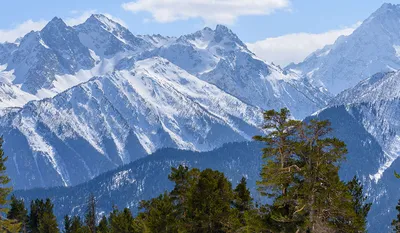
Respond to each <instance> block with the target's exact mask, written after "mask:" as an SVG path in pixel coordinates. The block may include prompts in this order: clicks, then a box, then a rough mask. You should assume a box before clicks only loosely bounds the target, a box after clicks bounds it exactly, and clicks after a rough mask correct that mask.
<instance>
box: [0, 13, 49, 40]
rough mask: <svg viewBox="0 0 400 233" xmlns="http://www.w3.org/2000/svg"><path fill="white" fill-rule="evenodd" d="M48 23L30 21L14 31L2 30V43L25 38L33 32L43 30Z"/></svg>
mask: <svg viewBox="0 0 400 233" xmlns="http://www.w3.org/2000/svg"><path fill="white" fill-rule="evenodd" d="M46 23H47V21H46V20H40V21H33V20H31V19H29V20H27V21H25V22H23V23H21V24H18V25H16V26H15V27H14V28H13V29H0V42H14V41H15V40H16V39H18V38H20V37H23V36H24V35H26V34H27V33H29V32H30V31H32V30H33V31H38V30H41V29H42V28H43V27H44V26H45V25H46Z"/></svg>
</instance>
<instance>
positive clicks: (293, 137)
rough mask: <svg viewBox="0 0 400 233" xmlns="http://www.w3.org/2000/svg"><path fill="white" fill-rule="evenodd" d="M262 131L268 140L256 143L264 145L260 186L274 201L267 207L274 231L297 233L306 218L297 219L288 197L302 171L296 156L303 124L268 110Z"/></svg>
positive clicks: (284, 111) (283, 111)
mask: <svg viewBox="0 0 400 233" xmlns="http://www.w3.org/2000/svg"><path fill="white" fill-rule="evenodd" d="M264 121H265V124H264V126H263V128H264V129H265V130H266V131H267V132H268V134H267V135H266V136H255V137H254V140H256V141H260V142H264V143H265V145H266V146H265V148H263V160H264V164H263V166H262V168H261V174H260V175H261V180H260V181H258V182H257V186H258V190H259V191H260V193H261V195H263V196H267V197H269V198H274V199H275V202H274V203H273V205H272V206H269V207H267V208H266V209H268V211H266V213H267V214H268V218H269V219H271V221H270V222H271V224H272V225H270V227H271V228H276V229H279V230H282V231H284V232H292V231H293V232H294V231H296V230H297V226H298V225H299V224H301V223H300V222H302V221H304V220H303V216H297V215H296V213H297V212H296V211H299V209H297V206H296V203H295V201H294V199H293V197H292V196H289V194H288V191H289V188H290V187H292V186H295V185H296V182H297V178H296V175H297V174H298V172H299V171H300V167H299V166H300V164H299V162H298V158H297V157H296V156H295V151H296V149H297V148H296V147H297V144H298V140H299V135H298V134H299V128H300V127H301V125H302V123H301V122H300V121H296V120H291V116H290V112H289V110H288V109H286V108H283V109H281V110H280V111H279V112H277V111H275V110H269V111H266V112H265V113H264Z"/></svg>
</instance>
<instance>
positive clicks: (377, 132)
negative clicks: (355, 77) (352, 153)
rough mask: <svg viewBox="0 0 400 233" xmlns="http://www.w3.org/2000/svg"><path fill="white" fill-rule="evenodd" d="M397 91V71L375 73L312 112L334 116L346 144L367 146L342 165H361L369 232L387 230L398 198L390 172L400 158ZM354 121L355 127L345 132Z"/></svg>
mask: <svg viewBox="0 0 400 233" xmlns="http://www.w3.org/2000/svg"><path fill="white" fill-rule="evenodd" d="M399 90H400V71H396V72H387V73H377V74H375V75H373V76H372V77H370V78H368V79H366V80H363V81H361V82H360V83H359V84H357V85H356V86H355V87H354V88H350V89H348V90H346V91H343V92H342V93H340V94H339V95H338V96H337V97H336V98H334V99H333V100H332V102H331V104H330V107H328V108H326V109H323V110H321V111H319V112H318V113H317V114H315V117H318V118H322V119H330V120H332V119H335V118H336V121H338V122H341V124H337V125H335V126H334V127H333V128H334V129H335V131H341V133H339V134H338V135H337V136H338V137H339V138H341V137H343V139H345V137H349V138H350V139H348V140H347V141H346V140H345V142H346V143H347V145H351V144H355V143H358V144H360V145H362V147H363V148H364V149H365V148H371V150H364V152H365V154H364V155H362V156H361V160H359V161H351V160H349V161H346V164H351V165H352V166H356V164H359V166H361V167H362V169H361V171H362V172H363V175H361V177H362V180H363V182H364V185H365V186H366V187H367V193H368V195H369V198H370V201H372V202H373V205H372V209H371V213H370V215H369V216H370V218H369V224H370V226H369V232H387V231H388V229H386V227H387V226H389V225H390V221H391V219H393V218H394V216H395V206H396V204H397V201H398V198H399V196H398V191H399V188H398V187H399V183H398V180H397V179H396V178H395V176H394V174H393V173H394V171H396V170H399V161H400V159H399V157H400V136H399V135H400V120H399V117H398V116H399V115H400V91H399ZM349 122H353V123H349ZM355 124H357V125H359V127H358V128H359V129H358V130H351V131H349V129H348V128H349V127H350V128H352V125H355ZM360 131H365V133H364V134H365V135H367V136H363V137H358V136H357V134H358V132H360ZM379 151H381V152H379ZM359 175H360V174H359ZM396 181H397V183H396Z"/></svg>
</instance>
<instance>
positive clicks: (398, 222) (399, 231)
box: [392, 200, 400, 233]
mask: <svg viewBox="0 0 400 233" xmlns="http://www.w3.org/2000/svg"><path fill="white" fill-rule="evenodd" d="M396 210H397V215H396V219H394V220H393V221H392V226H393V232H396V233H400V200H399V202H398V204H397V206H396Z"/></svg>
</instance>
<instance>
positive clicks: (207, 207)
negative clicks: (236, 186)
mask: <svg viewBox="0 0 400 233" xmlns="http://www.w3.org/2000/svg"><path fill="white" fill-rule="evenodd" d="M233 199H234V194H233V190H232V185H231V183H230V182H229V181H228V180H227V179H226V177H225V176H224V174H223V173H221V172H218V171H213V170H211V169H205V170H204V171H202V172H201V173H200V177H199V180H198V182H197V184H196V185H195V187H194V189H193V193H192V194H191V200H190V208H189V213H190V215H191V216H190V217H191V220H192V221H191V225H192V227H191V228H192V229H193V231H191V232H210V233H213V232H227V231H233V230H234V229H237V228H238V227H239V226H240V223H239V220H238V219H237V218H236V215H235V214H234V213H232V209H231V203H232V201H233Z"/></svg>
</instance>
